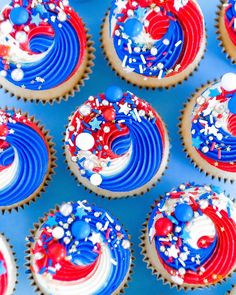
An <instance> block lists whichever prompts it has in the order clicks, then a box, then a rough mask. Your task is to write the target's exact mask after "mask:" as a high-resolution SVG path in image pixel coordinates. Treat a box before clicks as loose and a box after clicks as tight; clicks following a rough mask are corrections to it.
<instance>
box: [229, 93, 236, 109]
mask: <svg viewBox="0 0 236 295" xmlns="http://www.w3.org/2000/svg"><path fill="white" fill-rule="evenodd" d="M228 108H229V111H230V113H232V114H236V94H234V95H233V96H232V98H231V99H230V100H229V102H228Z"/></svg>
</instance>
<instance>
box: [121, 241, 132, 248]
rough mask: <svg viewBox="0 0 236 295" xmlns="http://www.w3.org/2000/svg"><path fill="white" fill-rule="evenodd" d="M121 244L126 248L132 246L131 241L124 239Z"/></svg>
mask: <svg viewBox="0 0 236 295" xmlns="http://www.w3.org/2000/svg"><path fill="white" fill-rule="evenodd" d="M121 245H122V247H123V248H124V249H129V248H130V241H128V240H123V241H122V244H121Z"/></svg>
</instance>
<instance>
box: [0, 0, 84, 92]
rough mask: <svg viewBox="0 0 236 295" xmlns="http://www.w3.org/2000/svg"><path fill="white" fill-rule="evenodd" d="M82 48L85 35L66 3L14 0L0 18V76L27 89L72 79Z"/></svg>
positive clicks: (39, 87)
mask: <svg viewBox="0 0 236 295" xmlns="http://www.w3.org/2000/svg"><path fill="white" fill-rule="evenodd" d="M85 49H86V32H85V28H84V25H83V23H82V21H81V19H80V18H79V17H78V15H77V14H76V12H75V11H74V10H73V9H72V8H71V7H70V6H69V2H68V0H43V1H40V0H14V1H12V2H10V4H9V5H7V6H6V7H4V8H3V10H2V12H1V15H0V75H1V76H2V77H4V78H5V79H6V80H7V81H9V82H10V83H12V84H14V85H16V86H19V87H22V88H23V89H29V90H37V91H38V90H47V89H51V88H54V87H57V86H59V85H61V84H62V83H63V82H65V81H67V80H68V79H70V77H72V76H73V75H74V74H75V73H76V71H77V70H78V68H79V66H80V65H81V63H82V61H83V59H84V56H85Z"/></svg>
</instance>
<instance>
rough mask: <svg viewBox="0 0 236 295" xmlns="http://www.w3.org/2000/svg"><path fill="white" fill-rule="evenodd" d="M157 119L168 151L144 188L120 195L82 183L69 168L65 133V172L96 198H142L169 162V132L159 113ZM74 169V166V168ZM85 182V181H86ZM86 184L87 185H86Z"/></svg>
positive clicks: (152, 186)
mask: <svg viewBox="0 0 236 295" xmlns="http://www.w3.org/2000/svg"><path fill="white" fill-rule="evenodd" d="M77 109H78V107H76V110H77ZM74 114H75V111H74V112H72V113H71V115H70V116H69V118H68V124H67V125H66V126H65V130H67V128H68V125H69V123H70V120H71V118H72V117H73V116H74ZM157 114H158V116H159V118H160V119H161V121H162V124H163V126H164V128H165V136H166V142H165V145H166V147H165V148H166V149H168V152H167V153H165V155H164V157H163V160H162V164H161V166H160V168H159V170H158V171H157V173H156V175H155V176H154V177H153V178H152V179H151V180H150V181H149V182H148V183H146V184H145V185H144V186H142V187H140V188H139V189H136V190H135V192H134V193H130V192H129V193H122V192H118V193H117V192H111V191H108V190H104V189H99V188H97V187H93V186H92V185H89V183H90V182H89V181H86V184H85V181H83V177H82V176H79V177H78V176H77V175H78V169H76V171H74V170H75V169H73V168H71V167H70V164H71V160H70V156H69V152H67V151H66V147H65V136H66V132H63V140H62V143H63V146H62V149H63V151H64V152H63V155H64V157H65V161H64V163H66V165H67V170H69V171H70V172H71V173H70V174H71V176H72V177H74V178H75V181H77V182H79V184H80V185H82V186H83V187H84V189H85V191H88V192H89V193H94V194H95V195H96V196H100V197H102V198H107V199H109V200H111V199H120V198H123V199H127V198H130V197H138V196H143V195H144V194H145V193H147V192H149V191H150V190H151V189H152V188H154V187H155V186H156V185H157V184H158V183H159V182H160V181H161V179H162V177H163V176H164V174H165V172H166V170H167V169H168V165H169V161H170V149H171V144H170V137H169V132H168V129H167V126H166V124H165V122H164V121H163V120H162V117H161V116H160V114H159V113H157ZM74 167H75V166H74ZM76 168H77V167H76ZM86 180H87V179H86ZM87 183H88V185H87Z"/></svg>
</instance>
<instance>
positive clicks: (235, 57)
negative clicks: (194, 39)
mask: <svg viewBox="0 0 236 295" xmlns="http://www.w3.org/2000/svg"><path fill="white" fill-rule="evenodd" d="M225 3H226V2H225V1H224V0H220V4H219V5H218V6H217V12H216V18H215V21H216V24H215V28H216V34H217V40H219V46H220V47H221V50H222V52H223V53H224V54H225V55H226V57H227V58H228V59H230V61H231V62H232V63H233V64H235V63H236V55H234V54H232V52H229V51H228V50H227V49H226V46H225V38H227V39H228V40H230V38H229V37H228V36H227V35H226V33H227V32H224V33H223V34H222V32H221V31H220V23H221V21H222V18H223V5H224V4H225ZM221 25H222V26H223V24H221ZM226 36H227V37H226ZM230 42H231V41H230ZM231 43H232V42H231ZM231 46H234V45H233V44H231ZM234 47H235V46H234ZM234 50H235V48H234ZM230 51H231V50H230Z"/></svg>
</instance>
